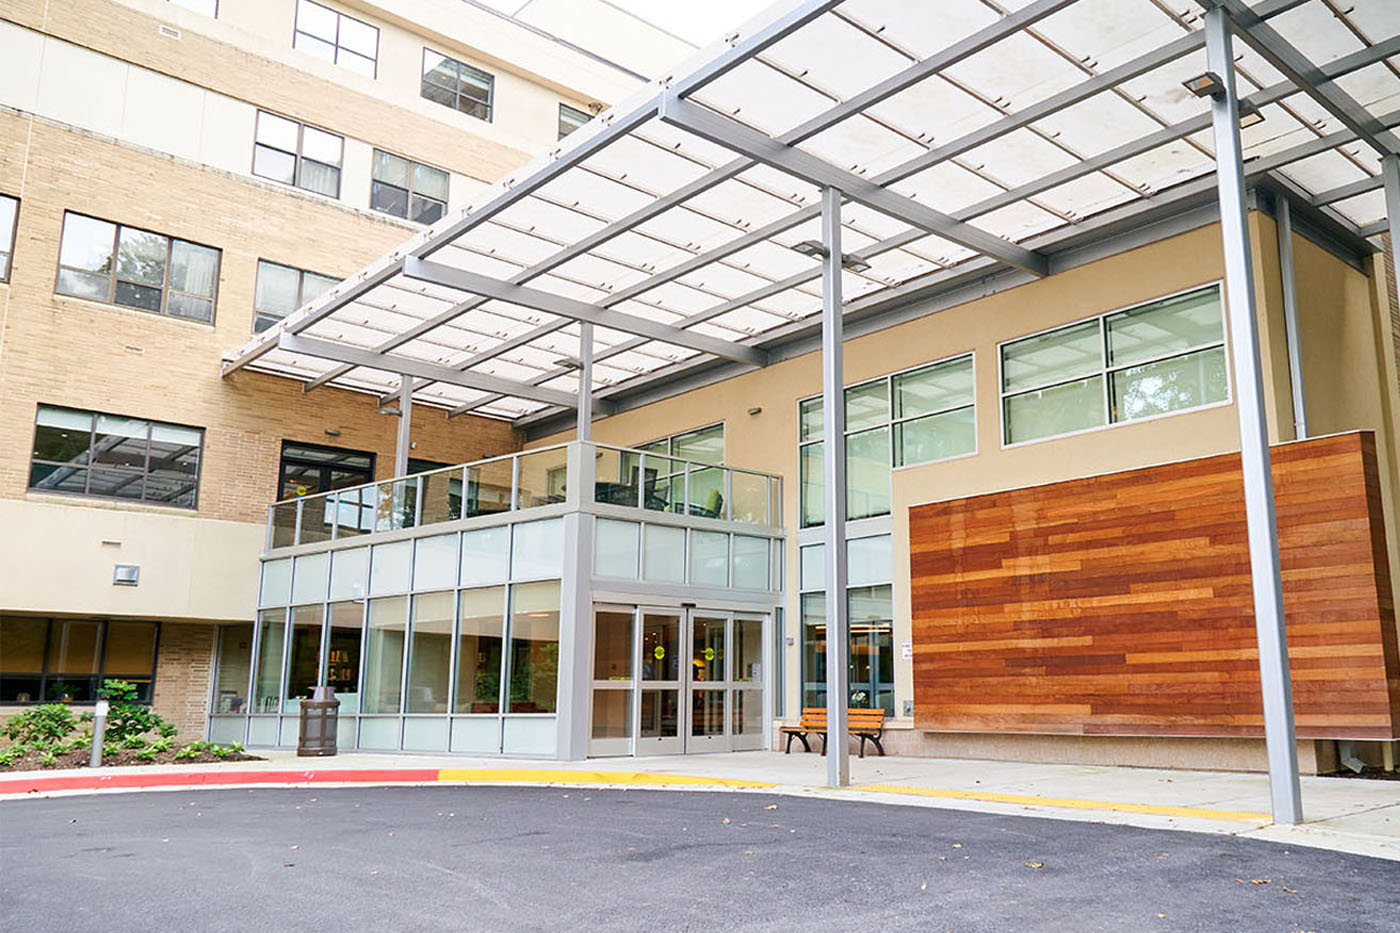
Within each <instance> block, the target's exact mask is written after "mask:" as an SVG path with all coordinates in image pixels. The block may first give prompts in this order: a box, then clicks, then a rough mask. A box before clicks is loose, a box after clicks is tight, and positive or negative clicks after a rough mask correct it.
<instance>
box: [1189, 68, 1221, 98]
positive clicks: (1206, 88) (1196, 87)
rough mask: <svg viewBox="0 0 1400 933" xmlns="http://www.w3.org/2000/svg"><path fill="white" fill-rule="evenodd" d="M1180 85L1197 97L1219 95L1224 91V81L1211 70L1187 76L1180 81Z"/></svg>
mask: <svg viewBox="0 0 1400 933" xmlns="http://www.w3.org/2000/svg"><path fill="white" fill-rule="evenodd" d="M1181 86H1182V87H1184V88H1186V90H1188V91H1190V92H1191V93H1192V94H1195V95H1196V96H1197V97H1219V96H1220V95H1221V94H1224V93H1225V82H1224V81H1222V80H1220V75H1218V74H1216V73H1215V72H1213V71H1204V72H1201V73H1200V74H1198V75H1196V76H1195V77H1194V78H1187V79H1186V80H1185V81H1183V82H1181Z"/></svg>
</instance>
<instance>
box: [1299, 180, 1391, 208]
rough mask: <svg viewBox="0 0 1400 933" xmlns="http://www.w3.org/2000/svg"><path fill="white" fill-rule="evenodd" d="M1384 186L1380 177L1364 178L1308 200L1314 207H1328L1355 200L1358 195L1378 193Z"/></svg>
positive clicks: (1321, 192) (1319, 193)
mask: <svg viewBox="0 0 1400 933" xmlns="http://www.w3.org/2000/svg"><path fill="white" fill-rule="evenodd" d="M1383 184H1384V181H1383V180H1382V178H1381V176H1380V175H1376V176H1374V177H1371V178H1362V179H1361V180H1359V181H1354V182H1352V183H1351V184H1348V185H1338V186H1337V187H1336V188H1329V189H1328V190H1326V191H1320V192H1318V193H1317V194H1315V195H1313V196H1312V197H1311V198H1309V199H1308V203H1310V204H1311V205H1312V206H1313V207H1326V206H1327V205H1328V204H1336V203H1337V202H1338V201H1345V200H1346V199H1347V198H1354V197H1356V196H1357V195H1358V194H1366V193H1367V192H1370V191H1378V190H1380V188H1381V186H1382V185H1383Z"/></svg>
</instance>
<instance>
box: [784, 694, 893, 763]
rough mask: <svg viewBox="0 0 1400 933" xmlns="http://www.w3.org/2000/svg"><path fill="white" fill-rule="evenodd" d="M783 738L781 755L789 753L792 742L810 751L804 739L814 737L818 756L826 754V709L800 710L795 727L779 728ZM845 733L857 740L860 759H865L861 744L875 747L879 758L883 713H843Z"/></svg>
mask: <svg viewBox="0 0 1400 933" xmlns="http://www.w3.org/2000/svg"><path fill="white" fill-rule="evenodd" d="M780 731H781V732H782V733H783V734H785V735H786V736H787V748H785V749H784V750H783V754H784V755H789V754H791V753H792V740H793V739H800V740H801V741H802V748H803V750H804V751H809V752H810V751H811V750H812V746H811V745H809V744H808V743H807V736H809V735H818V736H821V740H822V754H823V755H825V754H826V707H824V706H817V707H807V708H805V709H803V710H802V718H801V719H800V720H798V723H797V725H795V726H783V727H782V729H781V730H780ZM846 732H847V734H849V735H853V736H855V737H856V738H858V739H860V757H862V758H864V757H865V743H866V742H871V743H873V744H874V745H875V748H876V750H878V751H879V752H880V754H881V756H883V755H884V754H885V747H884V746H883V745H881V744H880V737H881V736H883V735H884V734H885V711H884V710H883V709H879V708H876V709H865V708H861V709H848V710H846Z"/></svg>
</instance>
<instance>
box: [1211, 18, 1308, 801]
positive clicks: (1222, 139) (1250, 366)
mask: <svg viewBox="0 0 1400 933" xmlns="http://www.w3.org/2000/svg"><path fill="white" fill-rule="evenodd" d="M1205 33H1206V56H1207V60H1208V61H1209V66H1208V67H1209V68H1210V70H1211V71H1213V72H1215V74H1217V75H1219V77H1220V80H1221V81H1222V82H1223V84H1224V88H1223V91H1222V92H1221V93H1219V94H1216V95H1214V96H1213V97H1212V98H1211V117H1212V123H1213V127H1214V131H1215V174H1216V183H1217V185H1218V187H1219V193H1220V233H1221V239H1222V241H1223V244H1224V251H1225V288H1226V293H1227V296H1228V299H1229V300H1228V311H1227V317H1228V319H1229V323H1230V357H1231V361H1232V362H1233V363H1234V370H1235V407H1236V410H1237V411H1238V413H1239V419H1240V463H1241V466H1242V468H1243V474H1244V505H1245V521H1246V524H1247V526H1248V529H1249V566H1250V578H1251V582H1252V583H1253V587H1254V625H1255V632H1256V634H1257V637H1258V642H1259V680H1260V687H1261V689H1262V693H1263V699H1264V738H1265V742H1266V744H1267V746H1268V757H1269V790H1270V794H1271V796H1272V798H1273V814H1274V820H1275V821H1277V822H1280V823H1298V822H1301V821H1302V819H1303V804H1302V800H1301V796H1300V793H1299V788H1298V749H1297V747H1296V744H1295V739H1294V732H1293V686H1292V682H1291V681H1290V679H1289V675H1288V639H1287V632H1286V630H1285V627H1284V616H1283V582H1282V578H1281V576H1280V573H1279V557H1278V532H1277V528H1276V525H1275V521H1274V484H1273V475H1272V472H1271V468H1270V465H1269V436H1268V429H1267V425H1266V422H1265V414H1264V382H1263V376H1262V373H1261V371H1260V364H1259V334H1258V325H1257V323H1256V320H1255V297H1254V270H1253V269H1252V268H1251V260H1250V251H1249V249H1250V248H1249V226H1248V218H1247V217H1246V215H1245V188H1244V168H1243V162H1242V159H1243V150H1242V148H1241V146H1240V123H1239V99H1238V97H1237V96H1236V94H1235V63H1234V56H1233V54H1232V51H1231V37H1230V20H1229V18H1228V17H1227V15H1226V13H1225V11H1224V10H1222V9H1221V8H1219V7H1216V8H1215V9H1212V10H1211V11H1210V12H1208V13H1207V14H1206V17H1205Z"/></svg>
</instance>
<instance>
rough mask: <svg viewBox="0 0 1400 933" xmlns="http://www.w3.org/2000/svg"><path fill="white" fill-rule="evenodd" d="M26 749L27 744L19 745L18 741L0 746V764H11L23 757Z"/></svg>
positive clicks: (27, 747)
mask: <svg viewBox="0 0 1400 933" xmlns="http://www.w3.org/2000/svg"><path fill="white" fill-rule="evenodd" d="M28 751H29V746H28V745H20V744H18V743H16V744H14V745H7V746H5V747H4V748H0V765H5V766H9V765H12V764H14V763H15V762H17V761H19V760H20V759H21V758H23V757H24V756H25V754H26V753H27V752H28Z"/></svg>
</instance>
